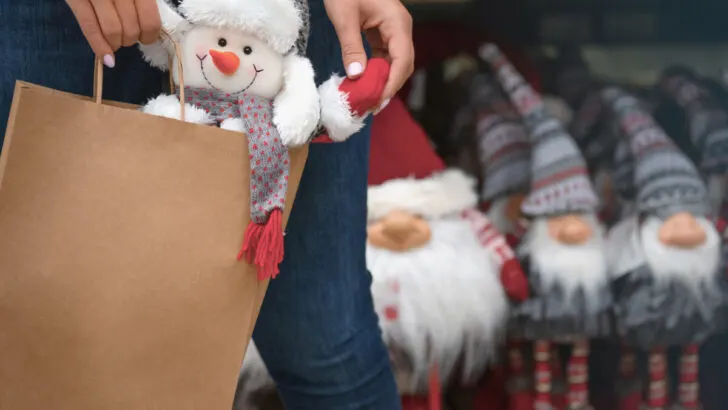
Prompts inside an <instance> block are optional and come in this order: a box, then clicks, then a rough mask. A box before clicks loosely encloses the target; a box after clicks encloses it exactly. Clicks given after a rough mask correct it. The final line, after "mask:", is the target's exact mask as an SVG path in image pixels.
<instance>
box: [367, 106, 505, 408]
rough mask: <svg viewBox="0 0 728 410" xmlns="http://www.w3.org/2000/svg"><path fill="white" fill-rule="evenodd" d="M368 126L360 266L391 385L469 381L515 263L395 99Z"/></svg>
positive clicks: (494, 332)
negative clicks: (388, 358) (368, 280)
mask: <svg viewBox="0 0 728 410" xmlns="http://www.w3.org/2000/svg"><path fill="white" fill-rule="evenodd" d="M372 127H373V129H372V143H371V164H370V173H369V184H370V187H369V199H368V219H369V227H368V244H367V251H366V257H367V267H368V268H369V271H370V272H371V274H372V278H373V283H372V295H373V298H374V305H375V308H376V310H377V313H378V314H379V317H380V324H381V327H382V330H383V335H384V339H385V342H386V344H387V346H388V347H389V349H390V352H391V355H392V361H393V364H394V367H395V370H396V374H397V376H398V384H399V387H400V390H401V392H402V393H403V394H404V395H405V396H418V395H420V396H421V395H422V394H423V393H424V392H425V391H427V389H428V385H429V390H430V393H433V392H434V393H437V392H438V389H439V382H438V381H437V380H436V379H434V378H432V377H431V376H435V375H439V378H440V379H441V380H442V381H452V380H454V379H458V378H460V379H461V380H463V381H465V382H467V381H477V380H478V378H479V377H480V376H481V374H482V372H483V370H484V369H485V367H486V365H487V364H488V362H489V361H490V359H492V358H493V356H494V355H495V354H496V352H497V349H498V345H499V342H500V341H501V340H502V338H503V337H504V331H505V324H506V319H507V317H508V295H507V292H506V291H505V290H504V287H503V284H502V280H501V278H502V277H503V273H502V269H503V268H504V267H505V266H511V265H512V264H513V263H516V265H517V261H515V255H514V253H513V251H512V250H511V249H510V248H509V247H508V245H507V244H506V242H505V239H504V238H503V236H502V235H500V233H499V232H498V231H497V230H496V229H495V228H494V227H493V225H492V224H491V223H490V221H489V220H488V219H487V218H486V217H485V216H484V215H483V214H481V213H480V212H479V211H477V210H476V209H475V207H476V206H477V202H478V197H477V194H476V191H475V181H474V180H473V179H472V178H471V177H469V176H467V175H466V174H465V173H463V172H462V171H459V170H456V169H445V166H444V164H443V162H442V160H441V159H440V158H439V157H437V156H436V155H435V152H434V150H433V148H432V146H431V144H430V141H429V139H428V138H427V136H426V135H425V133H424V131H423V130H422V129H421V128H420V127H419V125H418V124H416V123H415V122H414V120H413V119H412V117H411V116H410V114H409V112H408V111H407V109H406V107H405V105H404V103H403V102H402V101H400V100H399V99H397V98H395V99H393V100H392V102H391V103H390V104H389V105H388V106H387V107H386V108H385V109H384V110H383V111H381V112H380V113H379V114H378V115H377V116H376V117H375V118H374V122H373V126H372ZM458 365H460V366H462V369H461V372H459V375H458V374H456V368H457V367H458ZM458 376H459V377H458ZM433 396H437V394H435V395H433ZM439 400H440V398H439V397H431V398H430V404H431V405H435V403H437V402H439ZM423 401H426V399H416V398H413V397H408V398H407V399H406V400H403V404H404V405H405V408H409V409H412V408H417V406H418V405H422V402H423ZM432 408H433V409H434V408H439V407H432Z"/></svg>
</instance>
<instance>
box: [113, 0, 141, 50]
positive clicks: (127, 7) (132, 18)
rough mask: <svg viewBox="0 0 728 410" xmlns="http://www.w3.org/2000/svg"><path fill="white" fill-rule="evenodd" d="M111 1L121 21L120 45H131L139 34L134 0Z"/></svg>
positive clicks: (137, 38)
mask: <svg viewBox="0 0 728 410" xmlns="http://www.w3.org/2000/svg"><path fill="white" fill-rule="evenodd" d="M113 2H114V6H115V7H116V12H117V14H118V16H119V21H120V22H121V45H122V46H124V47H129V46H133V45H134V44H136V42H137V41H138V40H139V35H140V34H141V29H140V28H139V18H138V17H137V9H136V5H135V4H134V0H113Z"/></svg>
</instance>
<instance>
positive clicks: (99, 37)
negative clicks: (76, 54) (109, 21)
mask: <svg viewBox="0 0 728 410" xmlns="http://www.w3.org/2000/svg"><path fill="white" fill-rule="evenodd" d="M66 3H68V6H69V7H70V8H71V11H72V12H73V14H74V16H76V20H77V21H78V25H79V26H80V27H81V31H82V32H83V35H84V37H86V41H88V43H89V45H90V46H91V49H93V50H94V53H96V55H97V56H103V57H104V64H106V65H107V66H112V67H113V65H114V57H113V52H114V49H113V48H112V47H111V45H110V44H109V43H108V42H107V41H106V37H104V33H103V32H102V31H101V26H100V25H99V21H98V19H97V18H96V12H95V11H94V8H93V6H92V5H91V2H90V1H89V0H67V1H66ZM107 60H108V61H107Z"/></svg>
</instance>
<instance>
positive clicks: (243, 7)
mask: <svg viewBox="0 0 728 410" xmlns="http://www.w3.org/2000/svg"><path fill="white" fill-rule="evenodd" d="M157 4H158V6H159V12H160V16H161V20H162V27H163V29H164V31H165V32H166V33H167V34H168V36H165V37H164V38H162V39H160V40H159V41H158V42H157V43H154V44H152V45H148V46H140V47H141V50H142V53H143V54H144V56H145V58H146V60H147V61H148V62H149V63H150V64H151V65H153V66H155V67H157V68H160V69H162V70H168V69H169V70H171V76H172V80H173V83H174V90H173V94H171V95H160V96H158V97H156V98H154V99H152V100H150V101H149V102H148V103H147V104H146V105H145V106H144V107H142V111H143V112H145V113H148V114H152V115H158V116H163V117H168V118H172V119H181V118H180V117H181V115H180V114H181V110H180V98H183V99H184V120H185V121H187V122H192V123H197V124H206V125H217V126H219V127H220V128H223V129H226V130H230V131H236V132H241V133H245V135H246V136H247V138H248V145H249V147H248V148H249V154H250V165H251V186H250V188H251V203H250V208H251V223H250V225H249V226H248V228H247V229H246V232H245V238H244V243H243V247H242V249H241V252H240V255H239V258H240V259H243V258H245V259H246V260H247V261H248V263H251V264H255V265H256V266H257V267H258V274H259V277H260V278H261V279H265V278H270V277H275V276H276V275H277V273H278V264H279V263H280V262H281V260H282V259H283V230H282V228H281V219H282V211H283V206H284V200H285V197H286V191H287V180H288V166H289V154H288V149H289V148H291V147H296V146H301V145H304V144H306V143H309V142H311V140H312V138H313V137H314V136H315V135H316V131H318V130H320V129H321V128H324V129H326V130H327V131H328V134H329V137H330V139H331V140H333V141H343V140H345V139H347V138H348V137H349V136H351V135H353V134H354V133H356V132H357V131H358V130H359V129H361V127H362V126H363V125H364V119H365V117H366V116H367V115H368V113H369V112H370V111H372V110H373V109H374V108H376V106H377V105H378V104H379V98H380V97H381V94H382V92H383V89H384V85H385V83H386V79H387V77H388V75H389V64H388V63H386V62H385V61H383V60H381V61H375V60H372V61H370V62H369V64H368V67H367V71H366V72H365V73H364V75H363V76H362V78H360V79H359V80H356V81H351V80H346V79H342V78H341V77H337V76H332V77H331V78H330V79H329V80H328V81H326V82H325V83H324V84H322V85H321V87H318V88H317V86H316V83H315V82H314V71H313V68H312V66H311V63H310V61H309V60H308V59H307V58H305V57H304V56H303V53H304V51H305V49H306V42H307V37H308V3H307V1H305V0H182V1H181V2H180V4H179V7H178V8H175V7H174V6H172V5H171V4H169V3H167V1H165V0H157ZM175 44H176V45H177V52H178V53H177V52H175ZM178 58H179V60H178ZM179 63H181V66H182V69H183V70H182V73H180V72H179V70H178V68H177V67H178V64H179ZM170 65H171V67H170ZM180 77H183V78H182V80H183V81H180ZM180 84H183V87H180Z"/></svg>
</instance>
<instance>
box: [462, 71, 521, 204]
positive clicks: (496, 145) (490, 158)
mask: <svg viewBox="0 0 728 410" xmlns="http://www.w3.org/2000/svg"><path fill="white" fill-rule="evenodd" d="M470 91H471V105H472V107H473V109H475V110H476V118H477V123H476V135H477V139H478V154H479V157H480V162H481V164H483V166H484V168H485V178H483V180H484V181H485V183H484V184H483V191H482V193H481V197H482V198H481V199H483V200H484V201H491V200H494V199H497V198H501V197H503V196H505V195H511V194H514V193H525V192H528V187H529V184H530V182H531V175H530V173H529V164H530V161H531V144H530V142H529V140H528V134H527V133H526V129H525V127H524V126H523V124H522V123H521V120H520V116H519V115H518V112H517V111H516V109H515V107H513V105H512V104H511V102H510V101H509V100H508V97H507V96H506V95H505V94H504V93H503V91H502V90H501V89H500V87H499V85H498V84H497V83H496V82H495V79H494V78H492V77H491V76H489V75H478V76H476V77H475V78H473V80H472V83H471V87H470Z"/></svg>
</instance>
